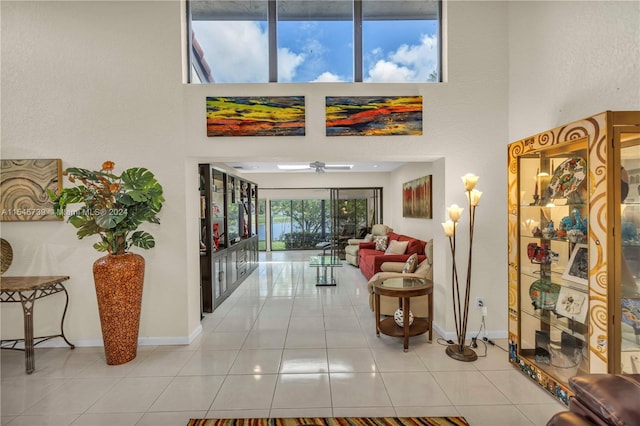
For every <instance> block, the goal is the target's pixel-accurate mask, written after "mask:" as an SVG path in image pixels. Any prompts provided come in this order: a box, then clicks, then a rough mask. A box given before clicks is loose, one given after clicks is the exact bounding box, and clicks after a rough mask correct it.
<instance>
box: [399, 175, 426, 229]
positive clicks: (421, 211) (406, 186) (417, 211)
mask: <svg viewBox="0 0 640 426" xmlns="http://www.w3.org/2000/svg"><path fill="white" fill-rule="evenodd" d="M402 216H403V217H418V218H422V219H431V218H432V213H431V175H429V176H423V177H421V178H418V179H414V180H411V181H409V182H405V183H403V184H402Z"/></svg>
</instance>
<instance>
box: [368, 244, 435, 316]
mask: <svg viewBox="0 0 640 426" xmlns="http://www.w3.org/2000/svg"><path fill="white" fill-rule="evenodd" d="M404 265H405V262H385V263H383V264H382V267H381V269H382V272H378V273H377V274H375V275H374V276H373V277H371V279H370V280H369V285H368V288H369V308H370V309H371V311H372V312H373V311H374V310H375V308H374V296H373V284H374V283H375V282H376V281H378V280H385V279H388V278H396V277H399V278H425V279H428V280H432V279H433V268H432V264H431V256H429V255H427V257H426V259H424V260H423V261H422V262H420V263H419V264H418V267H417V268H416V270H415V271H414V272H411V273H402V269H403V268H404ZM396 309H398V299H396V298H393V297H387V296H380V314H381V315H389V316H392V315H393V314H394V313H395V311H396ZM411 312H412V313H413V316H414V317H417V318H429V319H430V320H432V319H433V306H432V305H430V304H429V296H419V297H415V298H412V299H411Z"/></svg>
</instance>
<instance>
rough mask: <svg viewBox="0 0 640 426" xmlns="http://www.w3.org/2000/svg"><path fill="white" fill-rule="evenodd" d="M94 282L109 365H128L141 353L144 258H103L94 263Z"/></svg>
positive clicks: (124, 255) (129, 255) (132, 254)
mask: <svg viewBox="0 0 640 426" xmlns="http://www.w3.org/2000/svg"><path fill="white" fill-rule="evenodd" d="M93 279H94V282H95V286H96V296H97V298H98V311H99V312H100V325H101V326H102V339H103V341H104V353H105V356H106V358H107V364H109V365H119V364H124V363H126V362H129V361H131V360H132V359H134V358H135V357H136V355H137V352H138V332H139V329H140V308H141V306H142V285H143V283H144V258H143V257H142V256H140V255H139V254H135V253H125V254H117V255H116V254H109V255H106V256H103V257H101V258H100V259H98V260H96V261H95V262H94V263H93Z"/></svg>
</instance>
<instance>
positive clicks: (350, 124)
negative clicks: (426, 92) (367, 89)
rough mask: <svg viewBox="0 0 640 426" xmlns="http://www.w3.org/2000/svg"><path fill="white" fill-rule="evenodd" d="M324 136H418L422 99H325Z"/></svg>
mask: <svg viewBox="0 0 640 426" xmlns="http://www.w3.org/2000/svg"><path fill="white" fill-rule="evenodd" d="M326 115H327V117H326V120H327V136H393V135H421V134H422V96H347V97H345V96H340V97H338V96H335V97H333V96H327V99H326Z"/></svg>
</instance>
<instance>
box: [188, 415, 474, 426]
mask: <svg viewBox="0 0 640 426" xmlns="http://www.w3.org/2000/svg"><path fill="white" fill-rule="evenodd" d="M298 425H305V426H426V425H428V426H469V423H467V421H466V420H465V419H464V417H299V418H281V419H191V420H189V424H188V425H187V426H298Z"/></svg>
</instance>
